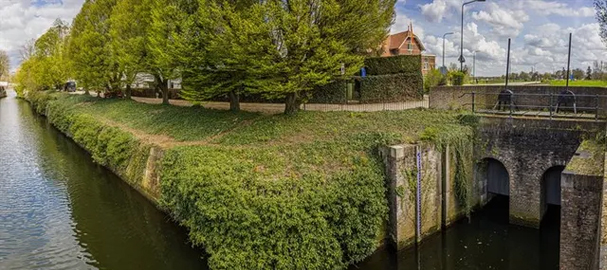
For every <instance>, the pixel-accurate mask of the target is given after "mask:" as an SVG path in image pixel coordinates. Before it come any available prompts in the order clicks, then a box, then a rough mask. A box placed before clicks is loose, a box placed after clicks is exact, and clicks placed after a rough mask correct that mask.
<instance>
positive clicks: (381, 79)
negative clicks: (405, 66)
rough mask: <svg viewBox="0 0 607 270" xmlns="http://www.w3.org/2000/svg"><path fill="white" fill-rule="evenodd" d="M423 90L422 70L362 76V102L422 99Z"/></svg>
mask: <svg viewBox="0 0 607 270" xmlns="http://www.w3.org/2000/svg"><path fill="white" fill-rule="evenodd" d="M422 91H423V79H422V76H421V72H417V73H409V74H394V75H382V76H368V77H365V78H360V102H361V103H381V102H399V101H411V100H421V99H422V98H423V93H422Z"/></svg>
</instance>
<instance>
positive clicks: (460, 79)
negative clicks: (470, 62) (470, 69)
mask: <svg viewBox="0 0 607 270" xmlns="http://www.w3.org/2000/svg"><path fill="white" fill-rule="evenodd" d="M449 79H450V80H451V85H464V81H465V79H466V73H464V72H461V71H453V72H450V73H449Z"/></svg>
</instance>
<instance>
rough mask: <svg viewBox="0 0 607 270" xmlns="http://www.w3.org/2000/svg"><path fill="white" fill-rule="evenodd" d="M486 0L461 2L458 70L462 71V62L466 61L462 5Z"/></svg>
mask: <svg viewBox="0 0 607 270" xmlns="http://www.w3.org/2000/svg"><path fill="white" fill-rule="evenodd" d="M485 1H486V0H472V1H468V2H465V3H464V4H462V32H461V37H462V40H461V42H460V44H459V45H460V46H459V47H460V54H459V59H458V60H459V63H460V67H459V70H460V71H464V62H466V59H464V7H465V6H466V5H468V4H472V3H474V2H485Z"/></svg>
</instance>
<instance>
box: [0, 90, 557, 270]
mask: <svg viewBox="0 0 607 270" xmlns="http://www.w3.org/2000/svg"><path fill="white" fill-rule="evenodd" d="M558 222H559V209H558V208H556V209H552V208H551V209H549V213H548V214H547V215H546V217H545V219H544V222H543V224H542V228H541V230H533V229H528V228H522V227H517V226H510V225H508V201H507V198H497V199H494V200H493V201H492V202H491V203H490V204H489V205H488V206H487V207H485V208H484V209H483V210H482V211H479V212H477V213H475V214H474V215H473V216H472V218H471V219H470V220H461V221H459V222H457V223H456V224H454V225H453V226H451V227H450V228H449V229H448V230H447V231H446V232H444V233H438V234H436V235H434V236H431V237H429V238H428V239H426V240H424V242H423V243H422V244H421V245H420V246H419V247H417V248H415V247H412V248H409V249H407V250H404V251H401V252H398V253H397V252H394V251H392V250H389V249H388V248H386V249H382V250H379V251H377V252H376V253H375V254H374V255H373V256H371V257H370V258H368V259H367V260H365V261H364V262H362V263H359V264H358V265H354V266H351V267H350V269H352V270H354V269H365V270H367V269H368V270H372V269H373V270H383V269H385V270H388V269H390V270H392V269H398V270H405V269H406V270H416V269H423V270H431V269H453V270H459V269H466V270H474V269H483V270H484V269H517V270H518V269H541V270H548V269H550V270H552V269H555V270H556V269H558V243H559V239H558V237H559V229H558V228H559V224H558ZM202 254H204V252H203V251H202V250H201V249H197V248H192V247H191V246H190V244H189V243H188V240H187V232H186V231H185V230H184V229H183V228H181V227H179V226H177V225H175V223H173V222H172V221H170V219H169V217H168V216H166V215H165V214H163V213H162V212H160V211H158V210H157V209H156V208H155V207H154V205H152V204H151V203H150V202H148V201H147V200H146V199H145V198H144V197H143V196H141V195H140V194H139V193H137V192H136V191H135V190H133V189H132V188H131V187H129V186H128V185H127V184H125V183H124V182H123V181H122V180H120V179H119V178H117V177H116V176H115V175H113V174H112V173H111V172H109V171H108V170H106V169H104V168H103V167H100V166H98V165H95V164H94V163H93V161H92V160H91V158H90V157H89V155H88V154H87V153H86V152H85V151H84V150H82V149H81V148H80V147H78V146H77V145H76V144H74V143H73V142H72V141H71V140H70V139H68V138H67V137H65V136H64V135H63V134H61V133H60V132H58V131H57V130H56V129H54V128H52V127H51V126H50V125H49V124H48V123H47V122H46V120H45V118H43V117H40V116H37V115H36V114H35V113H34V112H33V111H32V109H31V108H30V106H29V104H27V102H25V101H22V100H18V99H15V97H14V93H12V92H9V97H8V98H5V99H0V269H51V270H52V269H207V266H206V261H205V260H204V259H203V258H201V255H202Z"/></svg>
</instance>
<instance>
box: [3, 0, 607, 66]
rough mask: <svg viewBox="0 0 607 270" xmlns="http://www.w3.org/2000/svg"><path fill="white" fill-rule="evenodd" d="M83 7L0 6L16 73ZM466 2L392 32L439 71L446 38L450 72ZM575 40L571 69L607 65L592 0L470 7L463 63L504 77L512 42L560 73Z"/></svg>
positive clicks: (404, 5)
mask: <svg viewBox="0 0 607 270" xmlns="http://www.w3.org/2000/svg"><path fill="white" fill-rule="evenodd" d="M83 2H84V0H0V49H2V50H6V51H8V52H9V55H10V56H11V63H12V69H13V70H14V69H15V68H16V66H17V65H18V64H19V62H20V57H19V50H20V48H21V46H22V45H23V44H25V43H26V42H27V41H28V40H31V39H35V38H37V37H39V36H40V35H42V34H43V33H44V32H45V31H46V29H48V28H49V27H50V26H51V25H52V23H53V21H55V19H57V18H61V19H63V20H66V21H68V22H71V21H72V19H73V18H74V16H75V15H76V14H77V13H78V11H79V10H80V7H81V6H82V3H83ZM461 4H462V0H399V1H398V3H397V6H396V13H397V15H396V19H395V24H394V25H393V27H392V29H391V31H392V32H398V31H403V30H407V25H408V24H409V22H412V23H413V28H414V31H415V33H416V34H418V35H419V36H420V38H421V39H422V41H423V42H424V45H425V46H426V48H427V53H431V54H436V55H437V64H438V65H440V63H441V59H440V57H439V56H440V55H441V51H442V38H441V37H442V35H443V33H445V32H456V34H454V35H451V36H449V37H448V39H447V45H446V52H447V53H446V54H447V60H446V62H447V64H448V63H450V62H453V63H455V62H456V59H457V56H458V55H459V43H460V42H459V32H460V16H461V13H460V12H461ZM569 32H572V33H573V34H574V41H573V47H574V54H573V57H572V66H573V67H579V68H584V69H585V68H586V67H587V66H589V65H592V62H593V61H595V60H597V61H605V62H607V50H606V48H607V47H606V46H605V44H603V43H602V41H601V39H600V37H599V35H598V33H599V26H598V24H597V23H596V20H595V18H594V9H593V7H592V0H487V1H486V2H484V3H474V4H471V5H468V6H466V13H465V30H464V37H465V42H464V49H465V52H464V55H465V56H466V59H467V60H468V63H469V64H471V62H472V61H471V60H472V58H471V55H472V52H473V51H477V58H476V60H477V61H476V64H477V68H476V71H477V75H479V76H490V75H501V74H503V73H504V72H505V59H506V47H507V39H508V37H510V38H512V39H513V40H512V48H513V49H512V60H513V63H512V70H513V71H516V72H519V71H523V70H524V71H530V70H531V68H532V67H535V69H536V70H539V71H540V72H546V71H554V70H556V69H561V68H562V67H563V66H566V60H567V55H566V54H567V38H568V33H569Z"/></svg>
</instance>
